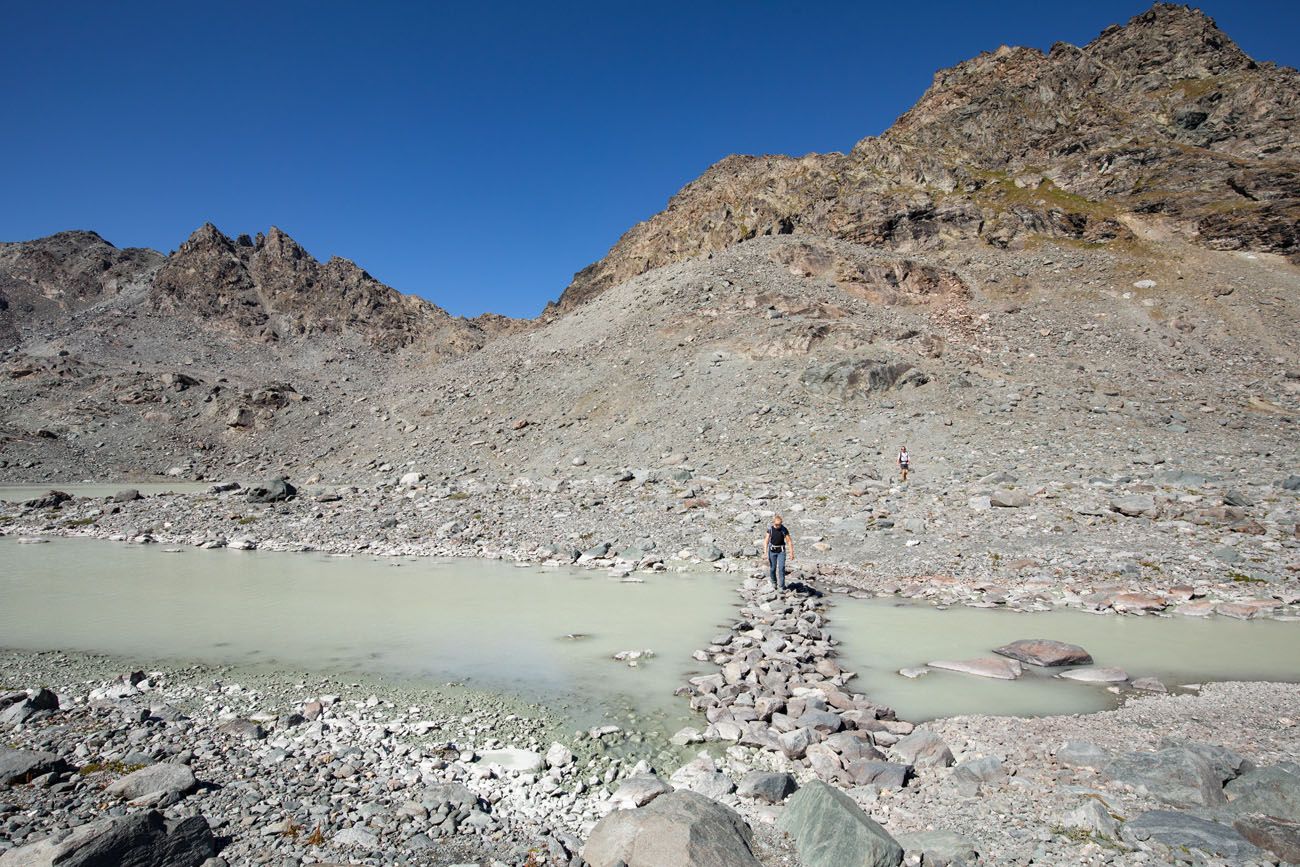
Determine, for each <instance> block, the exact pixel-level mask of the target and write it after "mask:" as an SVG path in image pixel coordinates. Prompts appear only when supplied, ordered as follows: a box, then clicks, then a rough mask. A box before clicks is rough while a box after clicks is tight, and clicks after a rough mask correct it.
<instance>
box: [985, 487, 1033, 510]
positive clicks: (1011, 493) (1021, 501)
mask: <svg viewBox="0 0 1300 867" xmlns="http://www.w3.org/2000/svg"><path fill="white" fill-rule="evenodd" d="M1030 502H1031V500H1030V497H1029V494H1027V493H1025V492H1024V491H1020V490H1015V489H1010V488H998V489H997V490H996V491H994V492H993V493H992V494H989V504H990V505H993V506H997V507H998V508H999V509H1021V508H1024V507H1025V506H1028V505H1029V503H1030Z"/></svg>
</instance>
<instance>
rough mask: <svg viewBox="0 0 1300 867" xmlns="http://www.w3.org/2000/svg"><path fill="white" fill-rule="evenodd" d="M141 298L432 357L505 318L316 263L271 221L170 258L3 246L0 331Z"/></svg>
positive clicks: (210, 230) (225, 319)
mask: <svg viewBox="0 0 1300 867" xmlns="http://www.w3.org/2000/svg"><path fill="white" fill-rule="evenodd" d="M105 303H115V304H117V306H119V307H122V306H124V305H126V306H131V305H133V304H136V303H138V304H139V306H140V307H141V309H147V310H150V311H153V312H156V313H160V314H163V315H169V316H176V317H180V318H184V319H187V320H190V321H195V322H199V323H203V324H204V325H205V326H207V327H210V328H213V329H215V330H217V331H221V332H224V333H226V334H227V335H230V336H238V337H241V338H244V339H254V340H258V341H264V342H270V343H273V342H277V341H280V340H294V341H301V340H309V339H312V338H315V337H318V336H321V335H330V336H333V337H336V338H343V339H346V340H349V341H351V342H352V343H354V344H355V345H356V346H357V347H358V348H360V347H369V348H371V349H375V350H379V351H391V350H394V349H398V348H401V347H404V346H409V345H411V344H412V343H415V342H420V343H421V344H422V346H423V348H424V350H425V351H427V352H429V353H431V354H432V355H434V356H436V357H451V356H454V355H458V354H461V353H463V352H470V351H473V350H475V349H478V348H480V347H481V346H482V345H483V344H484V343H485V342H486V341H487V339H488V338H489V337H490V336H492V335H493V334H495V333H499V332H501V331H503V330H509V329H510V328H511V327H512V326H513V325H514V321H513V320H510V319H508V318H506V317H502V316H495V315H491V314H489V315H485V316H480V317H477V318H475V319H472V320H471V319H464V318H461V317H453V316H451V315H450V314H448V313H447V312H446V311H445V310H443V309H442V308H440V307H438V306H437V305H434V304H431V303H429V302H428V301H425V300H423V299H421V298H418V297H416V296H413V295H405V294H403V293H401V292H398V291H397V290H395V289H393V288H391V287H389V286H386V285H384V284H383V283H380V282H379V281H378V280H376V279H375V278H374V277H372V276H370V274H368V273H366V272H365V271H364V270H362V269H361V268H359V267H358V266H357V265H356V264H355V263H353V262H351V261H350V260H347V259H343V258H340V257H337V256H336V257H333V258H331V259H330V260H329V261H327V262H324V263H321V262H319V261H317V260H316V259H315V258H314V257H312V256H311V254H310V253H308V252H307V251H306V250H305V249H303V247H302V246H301V245H299V244H298V243H297V242H296V241H294V240H293V238H291V237H289V235H288V234H286V233H285V232H283V231H281V230H280V229H279V228H276V227H274V226H273V227H271V229H270V231H269V232H267V233H266V234H265V235H263V234H260V233H259V234H258V235H257V236H256V238H252V237H249V236H248V235H240V236H239V237H238V238H236V239H231V238H229V237H227V236H225V235H224V234H222V233H221V231H220V230H218V229H217V228H216V227H215V226H213V225H212V224H211V223H207V224H205V225H203V226H201V227H200V228H199V229H197V230H196V231H195V232H194V233H193V234H192V235H190V237H189V238H188V239H187V240H186V241H185V242H184V243H183V244H181V246H180V248H179V249H177V250H176V251H175V252H173V253H172V254H171V255H168V256H164V255H163V254H161V253H158V252H156V251H154V250H147V249H142V248H128V249H125V250H119V249H118V248H116V247H114V246H113V245H112V244H111V243H109V242H107V241H105V240H104V239H103V238H101V237H100V236H99V235H97V234H95V233H94V232H61V233H59V234H57V235H52V236H50V237H48V238H41V239H38V240H35V241H27V242H17V243H6V244H0V335H5V336H6V338H7V339H6V341H5V342H6V344H7V345H8V346H10V347H12V346H16V345H17V344H18V343H20V342H21V341H22V338H23V332H24V330H30V329H34V328H37V327H39V326H41V325H47V326H56V325H58V324H60V323H61V322H64V321H65V320H67V319H68V318H70V317H72V316H75V315H76V314H79V313H83V312H85V311H87V310H89V309H91V308H93V307H95V306H96V305H101V304H105Z"/></svg>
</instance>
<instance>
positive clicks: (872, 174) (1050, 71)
mask: <svg viewBox="0 0 1300 867" xmlns="http://www.w3.org/2000/svg"><path fill="white" fill-rule="evenodd" d="M1297 94H1300V73H1297V72H1296V71H1295V70H1294V69H1290V68H1283V67H1277V66H1274V65H1273V64H1269V63H1262V64H1261V63H1257V62H1256V61H1254V60H1252V59H1251V58H1249V57H1248V56H1247V55H1246V54H1245V53H1244V52H1242V51H1241V49H1240V48H1238V47H1237V46H1236V44H1235V43H1233V42H1232V40H1231V39H1229V38H1228V37H1227V36H1226V35H1225V34H1224V33H1223V32H1222V31H1220V30H1219V29H1218V28H1217V26H1215V24H1214V22H1213V21H1212V20H1211V19H1210V18H1208V17H1207V16H1205V15H1204V14H1203V13H1201V12H1199V11H1196V10H1193V9H1190V8H1188V7H1185V6H1175V5H1170V4H1157V5H1156V6H1154V7H1152V9H1150V10H1149V11H1147V12H1145V13H1143V14H1142V15H1139V16H1136V17H1135V18H1133V19H1132V20H1131V21H1130V22H1129V23H1128V24H1127V25H1126V26H1124V27H1119V26H1112V27H1110V28H1108V29H1107V30H1106V31H1105V32H1103V33H1102V34H1101V35H1100V36H1098V37H1097V38H1096V39H1095V40H1093V41H1092V42H1091V43H1089V44H1088V45H1086V46H1083V47H1082V48H1080V47H1075V46H1073V45H1068V44H1066V43H1057V44H1056V45H1055V46H1053V47H1052V49H1051V50H1050V51H1049V52H1048V53H1046V54H1044V53H1043V52H1041V51H1038V50H1036V49H1032V48H1008V47H1005V46H1004V47H1002V48H999V49H998V50H996V51H993V52H986V53H984V54H981V55H980V56H978V57H976V58H974V59H972V60H969V61H966V62H965V63H962V64H959V65H958V66H956V67H954V68H952V69H948V70H943V71H941V72H939V73H938V74H936V76H935V80H934V83H933V84H932V85H931V87H930V88H929V90H927V91H926V93H925V95H924V96H922V98H921V99H920V101H919V102H918V103H917V104H916V105H915V106H914V107H913V108H912V109H911V110H910V111H908V112H907V113H906V114H904V115H903V116H902V117H901V118H899V120H898V121H897V122H896V123H895V124H894V125H893V126H892V127H891V128H890V129H889V130H887V131H886V132H885V133H884V134H883V135H882V136H880V137H878V138H875V137H872V138H866V139H863V140H862V141H861V142H859V143H858V144H857V145H856V146H855V147H854V148H853V149H852V151H850V152H849V153H848V154H838V153H831V154H809V155H807V156H804V157H780V156H761V157H744V156H732V157H727V158H726V159H724V160H722V161H721V162H719V163H717V164H716V165H714V166H713V167H711V168H710V169H709V170H708V171H706V172H705V173H704V174H703V175H702V176H701V177H700V178H699V179H698V180H696V181H693V182H692V183H690V184H688V185H687V186H686V187H685V188H683V189H682V190H681V192H679V193H678V194H677V195H675V196H674V197H673V198H672V199H671V200H670V201H669V203H668V207H667V208H666V209H665V210H664V211H662V212H660V213H659V214H656V215H655V216H653V217H651V218H650V219H649V220H647V221H645V222H643V223H639V224H637V225H636V226H634V227H633V228H631V229H630V230H628V232H627V233H626V234H625V235H624V236H623V237H622V238H621V239H620V240H619V241H618V243H617V244H615V246H614V247H613V249H611V250H610V252H609V254H608V255H607V256H606V257H605V258H604V259H602V260H600V261H599V262H596V263H594V264H593V265H591V266H589V267H587V268H585V269H584V270H582V271H580V272H579V273H578V274H577V275H576V276H575V277H574V280H573V282H572V283H571V284H570V285H569V287H568V288H567V289H566V290H565V291H564V293H563V295H562V296H561V297H560V299H559V302H558V304H557V306H556V309H557V310H558V311H565V310H570V309H573V308H574V307H575V306H577V305H578V304H581V303H582V302H584V301H586V300H588V299H590V298H591V297H592V296H594V295H596V294H599V293H600V292H602V291H604V290H605V289H607V288H609V287H610V286H612V285H615V284H617V283H620V282H622V281H624V280H627V279H628V278H630V277H632V276H635V275H636V274H639V273H643V272H644V271H647V270H650V269H652V268H656V267H660V266H662V265H664V264H667V263H670V262H675V261H680V260H681V259H684V258H689V257H692V256H696V255H700V254H704V253H709V252H715V251H717V250H720V249H723V248H725V247H727V246H730V245H732V244H737V243H741V242H743V241H745V240H747V239H750V238H753V237H756V236H758V235H781V234H814V235H829V236H832V237H837V238H842V239H846V240H852V241H855V242H858V243H863V244H867V245H870V246H879V247H887V248H890V249H895V250H901V251H908V250H915V249H933V248H936V247H941V246H944V245H951V244H953V243H960V242H976V243H985V244H991V245H995V246H1001V247H1007V246H1012V247H1017V248H1023V247H1024V246H1027V245H1032V244H1033V243H1034V242H1035V241H1036V240H1037V239H1039V238H1042V237H1050V238H1058V239H1065V240H1070V241H1073V242H1077V243H1086V244H1098V245H1106V244H1114V243H1124V242H1128V241H1132V240H1133V238H1134V236H1133V234H1132V232H1131V231H1130V229H1129V228H1128V226H1127V225H1126V222H1127V218H1128V217H1129V216H1130V215H1143V216H1145V217H1148V218H1158V219H1159V220H1160V222H1161V224H1162V226H1163V227H1164V228H1166V229H1167V230H1168V231H1170V232H1173V233H1176V234H1178V235H1179V236H1180V237H1183V238H1186V239H1190V240H1192V241H1193V242H1195V243H1198V244H1201V245H1204V246H1208V247H1211V248H1213V249H1245V250H1255V251H1268V252H1279V253H1283V254H1285V255H1288V256H1291V257H1292V259H1293V261H1295V260H1296V258H1295V257H1296V256H1297V254H1298V253H1300V247H1298V246H1297V244H1298V243H1300V241H1298V235H1297V228H1296V227H1297V225H1298V224H1300V135H1297V133H1298V132H1300V112H1298V111H1297V106H1298V105H1300V97H1298V96H1297Z"/></svg>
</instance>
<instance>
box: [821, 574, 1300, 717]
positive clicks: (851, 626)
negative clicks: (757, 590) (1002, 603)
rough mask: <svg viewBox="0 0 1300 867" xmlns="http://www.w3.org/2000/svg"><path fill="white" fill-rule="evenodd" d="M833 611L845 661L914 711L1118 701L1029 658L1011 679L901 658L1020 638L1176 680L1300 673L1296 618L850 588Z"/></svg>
mask: <svg viewBox="0 0 1300 867" xmlns="http://www.w3.org/2000/svg"><path fill="white" fill-rule="evenodd" d="M831 617H832V622H831V631H832V633H833V634H834V635H835V637H836V638H838V639H839V640H840V641H841V642H842V643H843V646H842V647H841V652H842V654H843V655H844V656H845V657H846V659H847V661H846V663H845V666H846V667H847V668H849V669H850V670H853V671H856V672H858V679H857V680H856V681H854V687H855V688H856V689H857V690H859V691H861V692H864V693H866V694H867V695H869V696H870V697H871V698H872V700H873V701H876V702H878V703H880V704H884V705H888V706H889V707H892V708H894V710H896V711H897V712H898V715H899V717H901V718H903V719H908V720H914V721H921V720H926V719H933V718H935V717H940V716H956V715H959V714H975V713H979V714H1004V715H1015V716H1044V715H1048V714H1062V713H1087V712H1090V711H1097V710H1104V709H1106V708H1109V707H1114V706H1115V704H1116V702H1117V700H1118V699H1117V696H1116V695H1115V693H1114V692H1111V691H1109V690H1107V689H1106V687H1105V686H1104V685H1101V684H1092V683H1078V682H1075V681H1070V680H1063V679H1061V678H1058V677H1054V676H1053V672H1054V670H1053V669H1043V668H1038V667H1036V666H1032V665H1026V666H1025V667H1024V668H1025V674H1024V675H1023V676H1022V677H1021V678H1020V679H1018V680H1013V681H1002V680H991V679H988V678H983V677H975V676H972V675H968V674H959V673H957V672H950V671H937V670H931V671H930V672H929V673H928V674H925V675H923V676H921V677H919V678H916V679H909V678H906V677H903V676H902V675H900V674H898V670H899V669H900V668H908V667H913V666H923V665H925V664H926V663H927V662H930V661H932V660H940V659H969V658H971V657H977V656H992V655H993V653H992V650H993V648H995V647H1000V646H1002V645H1004V644H1008V643H1010V642H1012V641H1015V640H1017V639H1021V638H1052V639H1056V640H1058V641H1066V642H1069V643H1071V644H1078V645H1081V646H1083V647H1084V648H1085V649H1086V650H1088V652H1089V653H1091V654H1092V657H1093V660H1094V663H1095V664H1096V665H1098V666H1114V667H1117V668H1122V669H1123V670H1124V671H1126V672H1127V673H1128V674H1129V676H1130V677H1132V678H1139V677H1158V678H1160V680H1161V681H1163V682H1164V683H1165V684H1166V685H1167V686H1170V687H1176V686H1178V685H1182V684H1196V683H1202V682H1204V681H1207V680H1274V681H1300V623H1281V622H1271V621H1250V622H1246V621H1240V620H1232V619H1229V618H1225V617H1211V618H1196V617H1151V616H1148V617H1118V616H1102V615H1096V614H1087V613H1084V612H1080V611H1068V610H1060V611H1045V612H1032V613H1023V612H1014V611H1005V610H998V609H987V608H958V607H953V608H948V609H940V608H936V607H934V606H931V605H924V604H915V603H900V602H898V601H897V600H861V599H848V598H844V597H836V603H835V607H834V609H833V610H832V613H831ZM1059 670H1060V669H1056V670H1055V671H1059Z"/></svg>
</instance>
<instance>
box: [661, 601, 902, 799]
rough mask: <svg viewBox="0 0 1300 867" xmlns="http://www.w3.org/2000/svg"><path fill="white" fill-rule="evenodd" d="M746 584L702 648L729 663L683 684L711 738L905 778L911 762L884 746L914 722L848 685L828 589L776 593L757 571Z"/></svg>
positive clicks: (848, 772)
mask: <svg viewBox="0 0 1300 867" xmlns="http://www.w3.org/2000/svg"><path fill="white" fill-rule="evenodd" d="M740 592H741V594H742V596H744V597H745V599H746V604H745V605H744V606H742V607H741V609H740V617H739V619H737V620H736V621H735V622H733V623H732V624H731V626H730V628H729V629H728V631H727V632H725V633H722V634H720V635H718V636H716V637H715V638H714V641H713V643H712V644H710V645H709V646H708V647H707V648H706V649H704V650H701V651H697V653H696V659H697V660H699V661H701V662H704V661H709V662H712V663H713V664H715V665H717V666H719V668H720V669H721V670H720V671H718V672H715V673H713V674H705V675H699V676H696V677H692V678H690V686H689V687H687V688H686V689H685V690H684V691H686V692H688V693H689V694H690V696H691V707H692V709H694V710H697V711H702V712H703V713H704V714H705V717H706V718H707V719H708V722H709V725H708V727H707V728H705V730H704V732H703V734H702V737H703V739H704V740H706V741H722V742H730V743H738V744H741V745H742V746H753V747H758V748H760V749H763V750H768V751H771V752H773V753H778V754H780V755H781V756H784V758H785V759H787V760H789V761H790V762H791V763H793V764H794V766H796V767H807V768H811V769H812V771H813V773H814V774H815V775H816V776H817V777H818V778H819V779H822V780H826V781H834V782H839V783H844V784H848V785H868V784H872V783H875V784H883V783H886V781H887V782H888V784H891V785H896V786H901V785H902V784H903V781H904V780H905V779H906V778H907V776H908V774H909V773H910V770H909V769H908V768H907V767H905V766H903V765H902V764H900V763H895V762H889V761H888V760H887V759H886V757H885V755H884V754H883V753H882V752H881V751H880V750H879V749H878V747H881V746H892V745H895V744H897V743H898V742H899V740H900V739H901V738H904V737H906V736H908V735H911V734H912V733H913V726H912V725H911V724H910V723H907V722H903V721H900V720H897V719H895V717H894V712H893V711H892V710H891V709H890V708H887V707H880V706H877V705H875V704H873V703H872V702H871V701H870V700H869V699H868V698H867V697H866V696H865V695H862V694H860V693H854V692H852V691H850V690H849V689H848V688H847V684H848V682H849V681H850V680H852V678H853V677H854V675H853V673H852V672H847V671H844V670H843V669H842V668H841V667H840V665H839V663H838V662H837V661H836V651H835V641H834V639H833V638H831V636H830V634H829V633H828V632H827V631H826V629H825V627H826V618H825V610H826V605H825V603H824V602H823V600H822V598H821V597H820V596H819V595H817V594H815V593H805V592H803V591H789V592H785V593H781V594H776V593H772V592H769V591H766V590H765V589H764V584H763V582H762V581H761V580H760V579H756V578H751V579H749V580H747V581H746V582H745V583H744V585H743V586H742V588H741V591H740ZM693 734H694V733H693V732H692V731H691V730H684V731H683V732H679V733H678V735H677V739H678V741H679V742H683V743H685V742H689V740H690V738H691V736H692V735H693Z"/></svg>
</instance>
